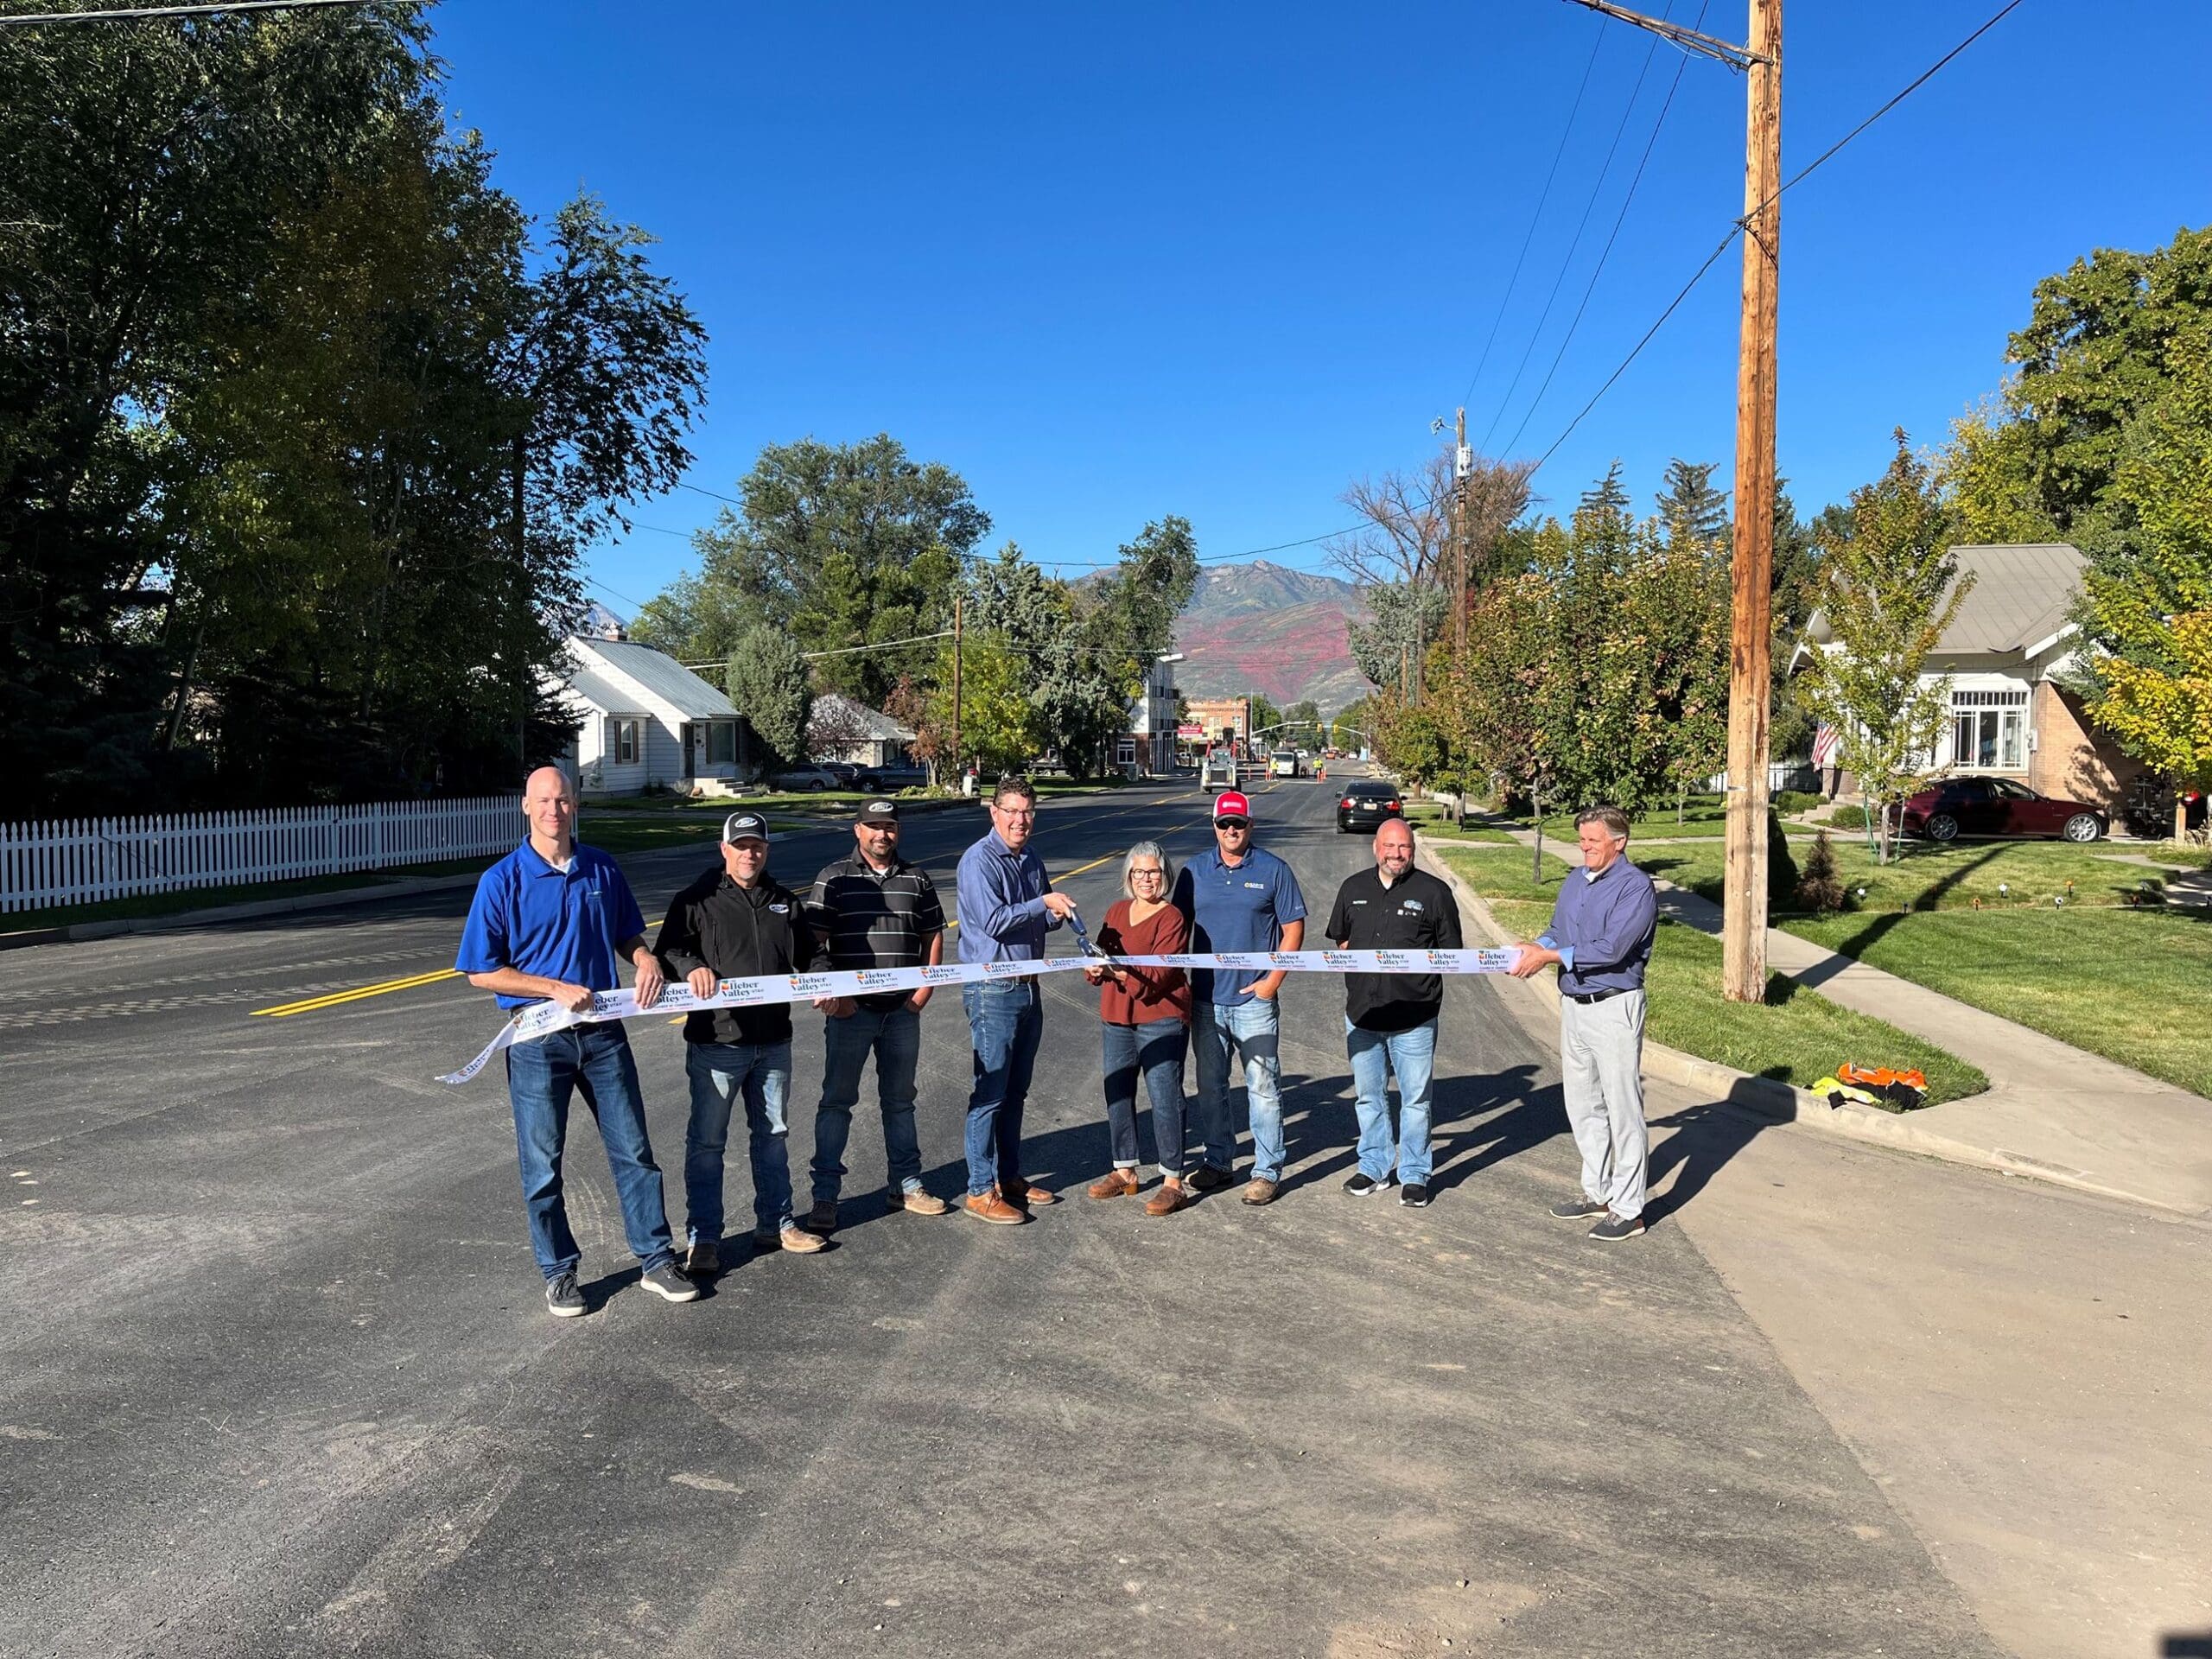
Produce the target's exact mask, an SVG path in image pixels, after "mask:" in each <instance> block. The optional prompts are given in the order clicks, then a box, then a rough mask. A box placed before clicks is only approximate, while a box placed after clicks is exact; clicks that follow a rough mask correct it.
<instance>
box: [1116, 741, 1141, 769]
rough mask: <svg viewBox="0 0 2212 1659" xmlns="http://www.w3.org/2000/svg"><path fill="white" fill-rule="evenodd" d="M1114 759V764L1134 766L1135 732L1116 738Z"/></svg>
mask: <svg viewBox="0 0 2212 1659" xmlns="http://www.w3.org/2000/svg"><path fill="white" fill-rule="evenodd" d="M1114 760H1115V762H1116V765H1119V766H1135V765H1136V763H1137V740H1136V735H1135V734H1134V733H1131V734H1128V736H1125V737H1122V738H1118V739H1116V741H1115V744H1114Z"/></svg>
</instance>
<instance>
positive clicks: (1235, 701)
mask: <svg viewBox="0 0 2212 1659" xmlns="http://www.w3.org/2000/svg"><path fill="white" fill-rule="evenodd" d="M1185 706H1186V707H1188V708H1189V709H1190V711H1191V719H1192V723H1194V724H1195V725H1197V726H1198V728H1200V729H1201V730H1202V731H1204V732H1205V742H1204V744H1203V745H1202V746H1201V747H1205V746H1210V745H1212V744H1216V743H1243V742H1244V741H1246V740H1247V739H1249V737H1250V736H1251V735H1252V699H1251V698H1249V697H1194V698H1192V700H1191V701H1190V702H1189V703H1188V704H1187V705H1185Z"/></svg>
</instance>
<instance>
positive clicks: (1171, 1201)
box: [1144, 1181, 1194, 1216]
mask: <svg viewBox="0 0 2212 1659" xmlns="http://www.w3.org/2000/svg"><path fill="white" fill-rule="evenodd" d="M1193 1202H1194V1200H1193V1199H1192V1197H1191V1190H1190V1188H1188V1187H1186V1186H1185V1185H1183V1183H1182V1182H1180V1181H1167V1182H1164V1183H1162V1185H1161V1186H1160V1191H1159V1192H1155V1193H1154V1194H1153V1195H1152V1196H1151V1197H1150V1198H1147V1199H1146V1200H1145V1201H1144V1212H1145V1214H1147V1216H1172V1215H1173V1214H1174V1213H1175V1212H1176V1211H1178V1210H1187V1209H1189V1208H1190V1207H1191V1205H1192V1203H1193Z"/></svg>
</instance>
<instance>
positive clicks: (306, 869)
mask: <svg viewBox="0 0 2212 1659" xmlns="http://www.w3.org/2000/svg"><path fill="white" fill-rule="evenodd" d="M523 834H524V823H523V821H522V798H521V797H520V796H518V795H475V796H470V797H467V798H464V799H455V800H431V801H371V802H366V803H364V804H359V805H355V806H293V807H276V808H271V809H269V810H263V811H256V812H182V813H174V814H164V815H157V816H154V817H136V818H130V817H125V818H79V819H72V820H65V821H61V822H56V823H0V912H8V911H19V910H47V909H59V908H60V907H62V906H68V905H90V904H97V903H99V901H101V900H102V899H129V898H135V897H137V895H139V894H141V893H174V892H177V891H180V890H181V889H184V888H188V887H238V886H242V885H244V884H245V883H248V882H254V881H288V880H296V879H299V878H302V877H305V876H313V875H337V874H344V873H346V872H347V871H351V870H377V869H386V868H394V867H397V866H401V865H407V864H430V863H436V862H438V861H442V860H445V859H453V858H475V857H481V856H484V855H488V854H492V853H498V852H504V851H505V850H506V849H509V848H511V847H512V846H514V845H515V843H516V842H518V841H520V840H521V839H522V836H523Z"/></svg>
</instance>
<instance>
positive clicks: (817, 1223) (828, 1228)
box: [798, 1198, 837, 1238]
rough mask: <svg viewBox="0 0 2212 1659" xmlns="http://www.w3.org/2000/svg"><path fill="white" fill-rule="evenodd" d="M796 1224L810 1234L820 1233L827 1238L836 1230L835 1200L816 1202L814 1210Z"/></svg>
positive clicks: (800, 1218)
mask: <svg viewBox="0 0 2212 1659" xmlns="http://www.w3.org/2000/svg"><path fill="white" fill-rule="evenodd" d="M798 1224H799V1225H800V1226H802V1227H804V1228H805V1229H806V1230H807V1231H808V1232H810V1233H820V1234H821V1235H822V1236H823V1237H824V1238H827V1237H828V1236H829V1235H830V1234H832V1233H834V1232H836V1230H837V1200H836V1199H835V1198H820V1199H817V1200H816V1202H815V1205H814V1208H813V1209H811V1210H810V1211H807V1212H806V1213H805V1214H804V1215H803V1216H801V1217H799V1218H798Z"/></svg>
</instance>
